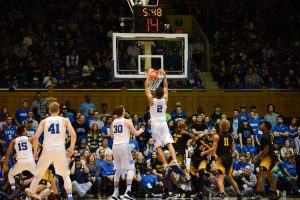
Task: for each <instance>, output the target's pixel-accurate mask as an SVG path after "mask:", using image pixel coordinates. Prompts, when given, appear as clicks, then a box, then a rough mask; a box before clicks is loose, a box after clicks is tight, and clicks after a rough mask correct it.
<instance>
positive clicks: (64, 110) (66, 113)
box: [61, 105, 75, 123]
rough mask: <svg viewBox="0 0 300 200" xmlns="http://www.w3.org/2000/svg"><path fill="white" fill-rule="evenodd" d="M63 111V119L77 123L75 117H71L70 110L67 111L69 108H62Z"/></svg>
mask: <svg viewBox="0 0 300 200" xmlns="http://www.w3.org/2000/svg"><path fill="white" fill-rule="evenodd" d="M61 111H62V114H63V117H64V118H68V119H69V120H70V122H71V123H74V122H75V119H74V117H73V115H71V114H70V113H68V109H67V106H65V105H63V106H62V107H61Z"/></svg>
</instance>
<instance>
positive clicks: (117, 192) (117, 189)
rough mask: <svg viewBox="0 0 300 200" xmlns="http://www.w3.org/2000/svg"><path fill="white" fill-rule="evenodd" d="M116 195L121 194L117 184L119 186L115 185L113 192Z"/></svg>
mask: <svg viewBox="0 0 300 200" xmlns="http://www.w3.org/2000/svg"><path fill="white" fill-rule="evenodd" d="M113 195H114V196H116V197H117V196H119V186H118V185H117V186H115V190H114V194H113Z"/></svg>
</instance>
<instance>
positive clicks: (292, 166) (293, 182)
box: [282, 151, 299, 194]
mask: <svg viewBox="0 0 300 200" xmlns="http://www.w3.org/2000/svg"><path fill="white" fill-rule="evenodd" d="M282 169H283V172H284V174H285V175H286V176H285V184H286V186H287V188H288V190H287V192H288V194H291V193H292V194H293V193H297V192H298V186H297V179H298V178H299V177H297V168H296V162H295V160H294V159H292V155H291V152H290V151H287V152H286V153H285V160H284V161H283V163H282Z"/></svg>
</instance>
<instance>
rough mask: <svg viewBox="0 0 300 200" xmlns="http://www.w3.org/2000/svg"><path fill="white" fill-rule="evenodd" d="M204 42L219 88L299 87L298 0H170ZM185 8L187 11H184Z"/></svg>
mask: <svg viewBox="0 0 300 200" xmlns="http://www.w3.org/2000/svg"><path fill="white" fill-rule="evenodd" d="M176 5H177V11H178V12H179V14H191V15H194V16H195V17H196V18H197V20H198V22H199V24H200V25H201V27H202V28H203V30H204V32H205V33H206V35H207V37H208V38H209V40H210V42H211V43H212V44H213V47H214V49H213V55H212V58H211V71H212V76H213V78H214V80H215V81H217V82H218V85H219V86H220V87H221V88H229V89H257V88H262V87H265V88H270V89H280V88H282V89H294V88H297V89H299V88H300V70H299V69H300V66H299V65H300V63H299V57H300V56H299V52H300V51H299V50H300V40H299V33H298V31H296V27H298V26H299V22H300V21H299V15H298V11H297V8H298V7H299V2H298V1H284V2H282V1H277V0H264V1H260V0H257V1H253V0H242V1H233V0H231V1H218V0H204V1H197V0H189V1H176ZM186 8H187V9H186Z"/></svg>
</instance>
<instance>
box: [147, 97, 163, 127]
mask: <svg viewBox="0 0 300 200" xmlns="http://www.w3.org/2000/svg"><path fill="white" fill-rule="evenodd" d="M153 101H154V104H153V106H150V115H151V121H166V110H167V104H166V99H164V98H162V99H157V98H154V99H153Z"/></svg>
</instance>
